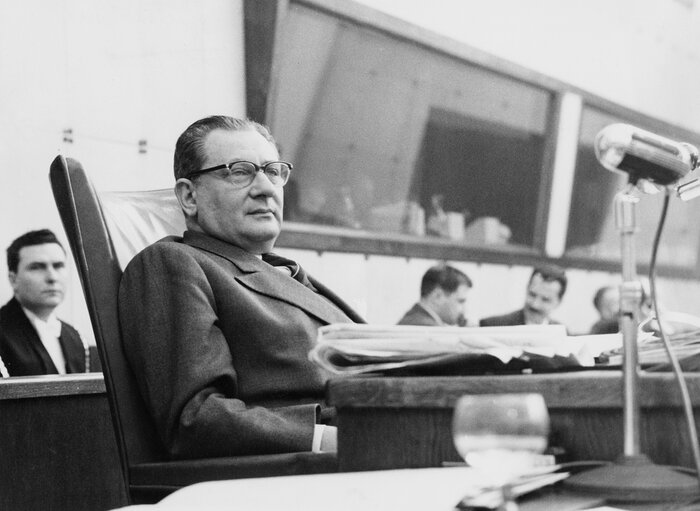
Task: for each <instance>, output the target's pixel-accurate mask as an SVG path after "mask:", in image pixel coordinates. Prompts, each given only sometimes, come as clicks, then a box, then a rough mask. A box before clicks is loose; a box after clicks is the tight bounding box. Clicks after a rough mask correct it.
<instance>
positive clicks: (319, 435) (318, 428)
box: [311, 424, 326, 452]
mask: <svg viewBox="0 0 700 511" xmlns="http://www.w3.org/2000/svg"><path fill="white" fill-rule="evenodd" d="M325 430H326V425H325V424H314V438H313V440H312V442H311V452H321V440H322V439H323V432H324V431H325Z"/></svg>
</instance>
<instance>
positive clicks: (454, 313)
mask: <svg viewBox="0 0 700 511" xmlns="http://www.w3.org/2000/svg"><path fill="white" fill-rule="evenodd" d="M471 287H472V281H471V279H470V278H469V277H468V276H467V275H466V274H465V273H463V272H461V271H459V270H458V269H456V268H453V267H452V266H448V265H446V264H439V265H437V266H433V267H432V268H430V269H429V270H428V271H427V272H425V274H424V275H423V279H422V280H421V289H420V294H421V303H422V304H423V305H426V306H428V307H429V308H430V309H431V310H432V311H433V312H435V313H436V314H437V315H438V316H439V317H440V319H441V320H442V321H443V322H444V323H446V324H448V325H462V324H464V323H465V319H464V316H465V309H466V303H467V294H468V292H469V289H470V288H471Z"/></svg>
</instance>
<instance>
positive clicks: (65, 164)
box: [50, 156, 337, 503]
mask: <svg viewBox="0 0 700 511" xmlns="http://www.w3.org/2000/svg"><path fill="white" fill-rule="evenodd" d="M50 180H51V187H52V190H53V195H54V199H55V201H56V205H57V207H58V211H59V214H60V217H61V221H62V222H63V226H64V228H65V231H66V236H67V238H68V242H69V244H70V247H71V250H72V252H73V256H74V258H75V262H76V266H77V268H78V272H79V275H80V281H81V284H82V287H83V291H84V294H85V299H86V301H87V308H88V311H89V313H90V320H91V323H92V327H93V330H94V334H95V339H96V342H97V348H98V352H99V354H100V358H101V360H102V367H103V372H104V379H105V386H106V389H107V397H108V399H109V403H110V410H111V413H112V422H113V425H114V431H115V434H116V440H117V447H118V449H119V455H120V461H121V465H122V472H123V474H124V484H125V485H126V491H127V494H128V495H129V498H130V502H131V503H150V502H155V501H157V500H160V498H162V497H164V496H165V495H167V494H168V493H171V492H172V491H175V490H176V489H178V488H180V487H182V486H186V485H189V484H193V483H196V482H201V481H207V480H216V479H234V478H245V477H265V476H278V475H293V474H310V473H324V472H335V471H336V470H337V459H336V457H335V455H334V454H331V453H323V454H314V453H311V452H299V453H287V454H271V455H260V456H241V457H222V458H209V459H200V460H177V461H173V460H170V459H169V458H168V456H167V455H166V453H165V450H164V448H163V446H162V443H161V440H160V438H159V436H158V434H157V432H156V429H155V425H154V424H153V422H152V420H151V417H150V415H149V413H148V411H147V409H146V407H145V404H144V402H143V401H142V398H141V395H140V393H139V389H138V387H137V384H136V381H135V379H134V375H133V374H132V372H131V369H130V367H129V365H128V363H127V360H126V357H125V356H124V351H123V348H122V343H121V334H120V328H119V317H118V310H117V294H118V290H119V281H120V279H121V276H122V270H123V268H124V267H125V266H126V264H127V263H128V262H129V260H130V259H131V257H133V256H134V255H135V254H136V253H137V252H138V251H139V250H141V249H142V248H143V247H145V246H146V245H148V244H150V243H152V242H154V241H156V240H158V239H160V238H162V237H163V236H165V235H168V234H181V233H182V232H183V230H184V226H185V224H184V217H183V215H182V213H181V211H180V208H179V206H178V204H177V200H176V199H175V196H174V194H173V192H172V190H156V191H146V192H123V193H121V192H111V193H101V194H98V193H97V192H96V190H95V188H94V187H93V186H92V184H91V182H90V180H89V178H88V176H87V174H86V173H85V171H84V169H83V167H82V165H81V164H80V163H79V162H78V161H76V160H73V159H70V158H64V157H63V156H58V157H57V158H56V159H55V160H54V161H53V163H52V164H51V170H50Z"/></svg>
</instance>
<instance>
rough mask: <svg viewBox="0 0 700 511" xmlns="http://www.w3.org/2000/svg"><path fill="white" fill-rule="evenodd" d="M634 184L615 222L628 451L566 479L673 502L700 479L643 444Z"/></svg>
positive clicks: (622, 197) (638, 498)
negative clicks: (648, 452)
mask: <svg viewBox="0 0 700 511" xmlns="http://www.w3.org/2000/svg"><path fill="white" fill-rule="evenodd" d="M634 185H635V183H633V182H631V181H630V183H629V184H628V187H627V189H626V190H623V191H620V192H618V193H617V194H616V195H615V203H614V204H615V223H616V227H617V229H618V230H619V231H620V243H621V250H622V283H621V284H620V313H621V316H620V331H621V332H622V350H623V351H622V376H623V389H622V390H623V410H622V411H623V433H624V438H623V453H622V454H621V455H620V456H619V457H618V458H617V459H616V460H615V461H614V462H613V463H612V464H610V465H605V466H602V467H599V468H596V469H593V470H588V471H585V472H580V473H578V474H576V475H573V476H571V477H570V478H568V479H567V480H566V481H565V485H566V486H567V487H569V488H571V489H573V490H578V491H581V492H585V493H594V494H595V495H597V496H600V497H605V498H608V499H610V500H613V501H615V500H617V501H628V502H662V501H666V502H670V501H679V500H687V499H689V498H693V497H700V486H699V485H698V480H697V479H696V478H695V477H691V476H690V475H688V474H683V473H681V472H678V471H676V470H673V469H672V468H670V467H665V466H662V465H655V464H654V463H652V462H651V460H649V458H648V457H647V456H645V455H644V454H643V453H642V450H641V447H640V435H639V431H640V406H639V396H638V390H639V359H638V352H637V329H638V325H639V305H640V304H641V301H642V286H641V283H640V282H639V280H638V279H637V270H636V256H635V246H634V235H635V233H636V232H637V231H638V229H637V223H636V206H637V203H638V202H639V197H637V196H635V195H633V194H632V193H631V192H632V190H633V189H634V187H635V186H634Z"/></svg>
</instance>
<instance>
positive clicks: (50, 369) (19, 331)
mask: <svg viewBox="0 0 700 511" xmlns="http://www.w3.org/2000/svg"><path fill="white" fill-rule="evenodd" d="M8 312H9V314H8V316H9V317H12V318H15V321H13V322H12V324H10V325H6V326H5V328H7V331H6V332H5V335H6V336H7V337H8V338H10V339H12V342H13V343H14V345H15V346H18V347H20V348H19V349H21V350H22V351H24V352H25V353H26V355H25V357H26V359H25V362H24V363H26V364H31V359H32V358H34V360H35V361H36V362H38V363H39V364H40V365H41V370H42V372H43V373H45V374H56V373H58V369H56V366H55V365H54V363H53V360H51V356H50V355H49V352H48V351H46V348H45V347H44V344H43V343H42V342H41V339H40V338H39V334H38V332H37V331H36V330H35V329H34V327H33V326H32V323H31V322H30V321H29V318H28V317H27V315H26V314H25V313H24V310H23V309H22V306H21V305H20V304H19V302H18V301H17V299H15V298H12V300H10V302H9V303H8ZM30 353H32V355H30Z"/></svg>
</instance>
